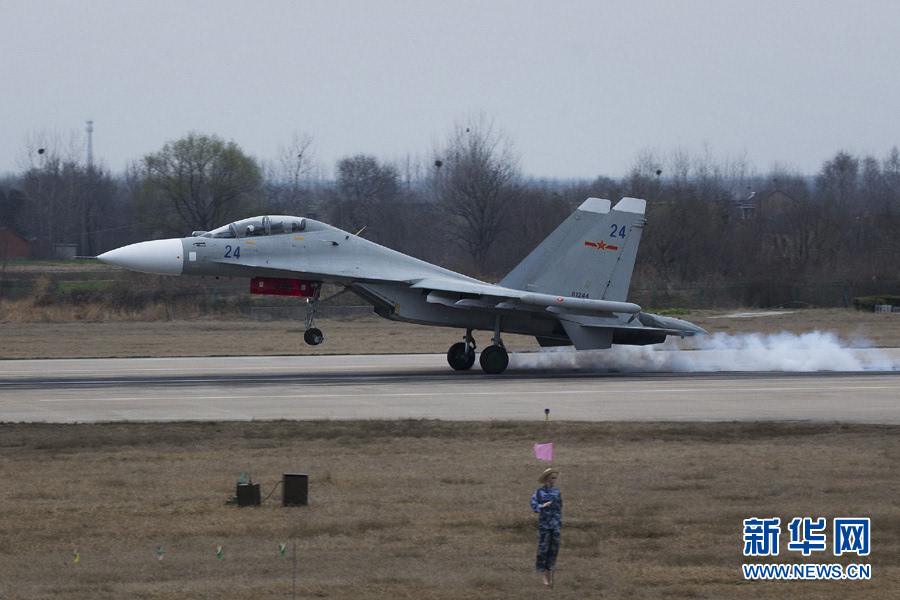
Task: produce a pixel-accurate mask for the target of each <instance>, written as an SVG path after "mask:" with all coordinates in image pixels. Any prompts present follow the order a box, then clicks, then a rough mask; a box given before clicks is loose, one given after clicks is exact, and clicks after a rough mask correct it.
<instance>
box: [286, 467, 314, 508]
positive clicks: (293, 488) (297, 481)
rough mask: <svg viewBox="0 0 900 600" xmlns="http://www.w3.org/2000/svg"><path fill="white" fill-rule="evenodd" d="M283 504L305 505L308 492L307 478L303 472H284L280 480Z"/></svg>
mask: <svg viewBox="0 0 900 600" xmlns="http://www.w3.org/2000/svg"><path fill="white" fill-rule="evenodd" d="M281 487H282V491H283V492H284V498H283V501H282V504H284V506H306V505H307V502H308V499H309V498H308V493H309V478H308V477H307V476H306V475H305V474H303V473H284V474H283V480H282V485H281Z"/></svg>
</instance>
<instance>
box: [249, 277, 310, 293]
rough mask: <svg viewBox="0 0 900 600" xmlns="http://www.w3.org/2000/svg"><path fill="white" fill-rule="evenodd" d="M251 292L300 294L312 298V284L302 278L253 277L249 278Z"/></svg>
mask: <svg viewBox="0 0 900 600" xmlns="http://www.w3.org/2000/svg"><path fill="white" fill-rule="evenodd" d="M250 293H251V294H266V295H269V296H300V297H301V298H312V296H313V284H312V282H311V281H305V280H303V279H281V278H276V277H254V278H253V279H251V280H250Z"/></svg>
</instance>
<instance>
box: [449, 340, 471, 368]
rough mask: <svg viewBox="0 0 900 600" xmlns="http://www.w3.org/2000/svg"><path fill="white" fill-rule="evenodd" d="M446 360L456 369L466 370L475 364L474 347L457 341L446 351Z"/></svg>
mask: <svg viewBox="0 0 900 600" xmlns="http://www.w3.org/2000/svg"><path fill="white" fill-rule="evenodd" d="M447 362H448V363H450V366H451V367H453V369H454V370H456V371H467V370H469V369H471V368H472V365H474V364H475V349H474V348H470V347H469V345H468V344H467V343H465V342H457V343H455V344H453V345H452V346H450V349H449V350H448V351H447Z"/></svg>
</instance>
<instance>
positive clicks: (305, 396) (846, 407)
mask: <svg viewBox="0 0 900 600" xmlns="http://www.w3.org/2000/svg"><path fill="white" fill-rule="evenodd" d="M880 352H885V351H880ZM887 353H888V360H889V361H890V362H891V363H892V364H893V367H890V366H889V367H888V369H891V368H893V370H882V371H858V372H818V373H786V372H695V373H666V372H644V373H639V372H638V373H627V374H626V373H608V372H607V373H603V372H595V370H592V369H586V368H567V367H554V368H538V367H535V366H534V365H533V364H532V363H531V362H529V361H528V360H522V359H516V360H514V361H513V363H512V365H513V366H512V367H511V368H510V369H509V370H508V371H507V372H506V373H504V374H503V375H499V376H489V375H485V374H484V373H483V372H481V371H480V370H479V369H478V367H477V366H476V367H475V368H473V369H472V370H471V371H468V372H461V373H458V372H454V371H452V370H450V369H449V367H448V366H447V363H446V359H445V357H444V356H443V355H357V356H305V357H235V358H168V359H104V360H87V359H84V360H22V361H0V421H2V422H48V423H84V422H99V421H181V420H203V421H218V420H259V419H262V420H272V419H302V420H316V419H335V420H337V419H445V420H542V419H544V416H545V415H544V409H548V408H549V409H550V419H551V420H572V421H757V420H778V421H840V422H848V423H883V424H900V352H898V351H897V349H894V350H888V351H887ZM517 364H518V365H519V366H516V365H517Z"/></svg>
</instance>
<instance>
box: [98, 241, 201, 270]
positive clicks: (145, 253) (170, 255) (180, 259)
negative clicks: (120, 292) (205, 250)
mask: <svg viewBox="0 0 900 600" xmlns="http://www.w3.org/2000/svg"><path fill="white" fill-rule="evenodd" d="M97 258H99V259H100V260H102V261H103V262H105V263H109V264H111V265H116V266H117V267H122V268H124V269H130V270H132V271H140V272H141V273H152V274H154V275H181V272H182V270H183V268H184V248H183V247H182V245H181V240H179V239H170V240H153V241H152V242H140V243H137V244H131V245H130V246H123V247H121V248H116V249H115V250H110V251H109V252H104V253H103V254H101V255H100V256H98V257H97Z"/></svg>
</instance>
